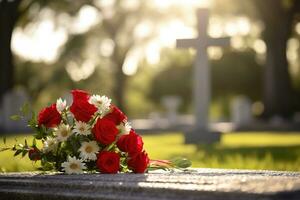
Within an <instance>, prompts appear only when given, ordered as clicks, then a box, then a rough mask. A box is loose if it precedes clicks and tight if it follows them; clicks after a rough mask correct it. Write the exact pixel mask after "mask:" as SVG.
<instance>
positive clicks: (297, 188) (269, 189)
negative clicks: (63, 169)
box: [0, 169, 300, 200]
mask: <svg viewBox="0 0 300 200" xmlns="http://www.w3.org/2000/svg"><path fill="white" fill-rule="evenodd" d="M0 199H12V200H13V199H19V200H23V199H33V200H34V199H39V200H44V199H56V200H60V199H74V200H77V199H78V200H79V199H128V200H129V199H130V200H134V199H143V200H150V199H206V200H210V199H212V200H214V199H217V200H219V199H220V200H221V199H246V200H247V199H263V200H268V199H277V200H279V199H289V200H290V199H294V200H296V199H300V173H296V172H280V171H254V170H253V171H251V170H222V169H192V170H190V171H187V172H151V173H146V174H114V175H109V174H82V175H65V174H59V173H54V174H41V173H29V172H28V173H3V174H0Z"/></svg>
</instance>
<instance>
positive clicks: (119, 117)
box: [104, 105, 127, 125]
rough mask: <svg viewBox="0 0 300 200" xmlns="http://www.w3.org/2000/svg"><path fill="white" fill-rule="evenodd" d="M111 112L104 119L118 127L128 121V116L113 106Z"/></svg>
mask: <svg viewBox="0 0 300 200" xmlns="http://www.w3.org/2000/svg"><path fill="white" fill-rule="evenodd" d="M110 109H111V111H110V113H108V114H107V115H106V116H105V117H104V118H105V119H109V120H111V121H113V122H114V123H115V124H116V125H119V124H121V122H123V121H125V120H127V117H126V115H124V113H123V112H122V111H121V110H120V109H119V108H118V107H117V106H114V105H112V106H111V108H110Z"/></svg>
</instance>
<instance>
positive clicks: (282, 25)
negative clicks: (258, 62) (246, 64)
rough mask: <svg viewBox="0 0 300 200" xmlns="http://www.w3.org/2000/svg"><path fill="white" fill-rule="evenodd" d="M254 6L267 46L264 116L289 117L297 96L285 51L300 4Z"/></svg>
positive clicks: (272, 0)
mask: <svg viewBox="0 0 300 200" xmlns="http://www.w3.org/2000/svg"><path fill="white" fill-rule="evenodd" d="M254 2H255V5H256V7H257V9H258V11H259V15H260V16H261V20H262V21H263V22H264V27H265V29H264V31H263V39H264V41H265V43H266V46H267V58H266V59H267V60H266V65H265V77H264V81H265V83H264V90H265V92H264V94H265V96H264V104H265V112H264V113H265V114H264V115H265V116H266V117H270V116H273V115H280V116H282V117H290V116H291V115H292V114H293V109H294V107H293V98H295V96H294V95H295V93H294V91H293V88H292V86H291V76H290V74H289V71H288V61H287V56H286V50H287V41H288V39H289V38H290V37H291V33H292V29H293V27H294V25H295V22H296V21H297V20H298V21H299V19H300V18H299V14H300V1H299V0H264V1H261V0H254ZM297 18H298V19H297Z"/></svg>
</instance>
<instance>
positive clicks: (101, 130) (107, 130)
mask: <svg viewBox="0 0 300 200" xmlns="http://www.w3.org/2000/svg"><path fill="white" fill-rule="evenodd" d="M92 132H93V134H94V137H95V139H96V140H97V141H98V142H100V143H101V144H105V145H108V144H111V143H113V142H114V141H115V140H116V138H117V135H118V133H119V131H118V129H117V127H116V125H115V124H114V123H113V122H112V121H110V120H107V119H100V118H99V119H98V120H97V122H96V124H95V125H94V127H93V129H92Z"/></svg>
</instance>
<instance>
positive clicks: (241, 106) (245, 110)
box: [231, 96, 253, 127]
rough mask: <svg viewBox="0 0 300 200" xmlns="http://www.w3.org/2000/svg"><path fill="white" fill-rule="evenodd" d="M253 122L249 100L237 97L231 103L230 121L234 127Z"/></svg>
mask: <svg viewBox="0 0 300 200" xmlns="http://www.w3.org/2000/svg"><path fill="white" fill-rule="evenodd" d="M252 120H253V116H252V103H251V100H250V99H249V98H247V97H245V96H239V97H236V98H234V99H233V101H232V102H231V121H232V122H233V123H234V124H235V126H237V127H238V126H244V125H249V124H250V123H251V122H252Z"/></svg>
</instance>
